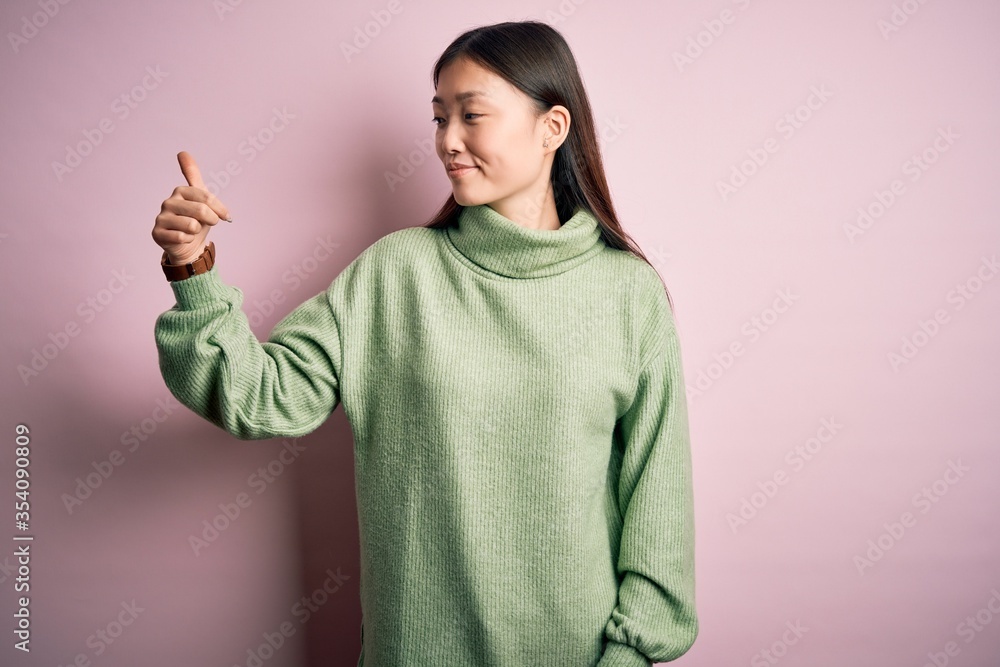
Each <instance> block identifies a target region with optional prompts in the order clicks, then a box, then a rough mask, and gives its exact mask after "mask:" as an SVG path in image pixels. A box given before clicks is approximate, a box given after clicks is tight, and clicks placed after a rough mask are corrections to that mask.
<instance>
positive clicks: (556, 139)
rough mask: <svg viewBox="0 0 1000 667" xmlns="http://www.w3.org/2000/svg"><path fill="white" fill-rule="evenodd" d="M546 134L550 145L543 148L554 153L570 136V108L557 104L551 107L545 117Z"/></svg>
mask: <svg viewBox="0 0 1000 667" xmlns="http://www.w3.org/2000/svg"><path fill="white" fill-rule="evenodd" d="M543 122H544V125H545V134H544V135H543V136H546V137H548V138H549V139H548V141H549V145H548V147H547V148H544V149H543V150H545V151H548V152H552V153H554V152H555V151H556V149H557V148H559V147H560V146H561V145H562V143H563V142H564V141H566V139H567V138H568V137H569V126H570V122H571V119H570V116H569V109H567V108H566V107H564V106H562V105H561V104H556V105H555V106H553V107H552V108H551V109H549V110H548V111H547V112H546V114H545V118H544V121H543Z"/></svg>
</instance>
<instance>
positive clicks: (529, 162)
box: [431, 58, 568, 219]
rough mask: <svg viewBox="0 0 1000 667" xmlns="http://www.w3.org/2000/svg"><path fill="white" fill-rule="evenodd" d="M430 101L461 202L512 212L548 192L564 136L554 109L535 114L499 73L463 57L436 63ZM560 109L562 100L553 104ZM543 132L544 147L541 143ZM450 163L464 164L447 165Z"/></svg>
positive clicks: (443, 154)
mask: <svg viewBox="0 0 1000 667" xmlns="http://www.w3.org/2000/svg"><path fill="white" fill-rule="evenodd" d="M435 93H436V95H435V99H434V101H433V102H432V103H431V104H432V109H433V113H434V123H435V124H436V125H437V130H436V136H435V145H436V148H437V154H438V157H439V158H440V159H441V162H442V163H444V167H445V170H446V173H447V174H448V177H449V179H450V180H451V184H452V191H453V193H454V196H455V201H456V202H458V204H459V205H461V206H474V205H477V204H489V205H490V206H491V207H492V208H493V209H495V210H497V211H498V212H500V213H501V214H502V215H506V216H507V217H509V218H512V219H516V218H517V217H520V216H517V215H516V213H515V211H516V210H519V209H524V207H525V206H527V205H528V203H529V201H530V200H532V199H534V198H537V193H538V192H539V191H541V192H543V193H544V192H546V188H547V186H548V179H549V176H550V173H551V165H552V156H553V155H554V153H555V149H556V148H557V147H558V145H559V143H560V142H561V140H562V139H563V138H564V136H563V135H564V134H565V127H563V125H566V126H568V123H565V121H564V120H563V117H561V116H559V113H560V112H559V111H556V116H557V117H556V119H555V121H554V122H552V118H551V116H550V114H546V115H543V116H540V117H538V116H535V114H534V113H533V110H532V106H531V100H530V98H528V96H527V95H525V94H524V93H522V92H521V91H520V90H518V89H517V88H515V87H514V86H512V85H511V84H510V83H509V82H507V81H506V80H505V79H503V78H502V77H499V76H497V75H496V74H494V73H492V72H490V71H488V70H486V69H483V68H482V67H480V66H479V65H476V64H475V63H472V62H470V61H468V60H466V59H464V58H459V59H458V60H455V61H453V62H452V63H450V64H449V65H448V66H446V67H444V68H442V70H441V72H440V73H439V76H438V86H437V89H436V91H435ZM554 109H562V107H554ZM546 137H550V138H549V139H548V143H549V146H548V147H547V148H543V146H542V144H543V142H545V141H546ZM452 163H455V164H463V165H467V167H468V168H465V169H459V170H458V171H449V170H448V167H449V165H451V164H452Z"/></svg>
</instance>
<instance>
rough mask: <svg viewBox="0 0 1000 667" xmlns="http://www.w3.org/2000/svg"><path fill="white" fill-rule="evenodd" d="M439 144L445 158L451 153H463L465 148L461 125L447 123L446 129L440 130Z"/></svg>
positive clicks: (445, 124)
mask: <svg viewBox="0 0 1000 667" xmlns="http://www.w3.org/2000/svg"><path fill="white" fill-rule="evenodd" d="M438 142H439V144H440V146H441V154H442V155H444V156H447V155H449V154H450V153H461V152H462V149H463V148H464V147H465V144H464V138H463V137H462V125H461V123H455V122H447V121H446V122H445V123H444V127H442V128H441V129H439V130H438Z"/></svg>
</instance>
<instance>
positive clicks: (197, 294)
mask: <svg viewBox="0 0 1000 667" xmlns="http://www.w3.org/2000/svg"><path fill="white" fill-rule="evenodd" d="M170 287H171V288H173V290H174V298H175V299H177V305H178V306H180V309H181V310H194V309H195V308H198V307H199V306H203V305H206V304H209V303H213V302H216V301H219V300H220V299H221V300H228V299H229V297H230V296H231V292H230V290H231V289H232V288H231V287H230V286H229V285H226V284H225V283H223V282H222V279H221V278H219V272H218V271H217V270H216V267H214V266H213V267H212V268H211V269H209V270H208V272H207V273H199V274H198V275H196V276H191V277H190V278H185V279H184V280H176V281H172V282H171V283H170Z"/></svg>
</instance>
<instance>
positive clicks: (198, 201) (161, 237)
mask: <svg viewBox="0 0 1000 667" xmlns="http://www.w3.org/2000/svg"><path fill="white" fill-rule="evenodd" d="M177 162H179V163H180V165H181V173H183V174H184V178H185V179H187V182H188V184H187V185H179V186H177V187H176V188H174V192H173V194H171V195H170V196H169V197H167V198H166V199H164V200H163V204H162V205H161V206H160V214H159V215H157V216H156V223H155V224H154V225H153V240H154V241H155V242H156V244H157V245H158V246H160V247H161V248H163V249H164V250H165V251H166V253H167V262H169V263H170V264H187V263H188V262H191V261H194V260H195V259H197V258H198V256H199V255H201V254H202V253H203V252H204V250H205V246H207V245H208V243H207V242H206V241H205V237H207V236H208V230H209V229H211V228H212V227H213V226H215V225H216V224H218V222H219V220H220V219H224V220H228V221H229V222H232V217H231V216H230V215H229V209H228V208H226V205H225V204H223V203H222V202H221V201H219V200H218V198H217V197H216V196H215V195H213V194H212V193H211V192H209V191H208V189H207V188H206V187H205V182H204V181H203V180H202V179H201V172H200V171H199V170H198V165H197V164H195V161H194V158H193V157H191V154H190V153H188V152H187V151H181V152H180V153H178V154H177Z"/></svg>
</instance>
